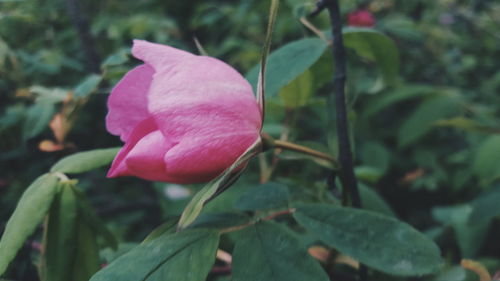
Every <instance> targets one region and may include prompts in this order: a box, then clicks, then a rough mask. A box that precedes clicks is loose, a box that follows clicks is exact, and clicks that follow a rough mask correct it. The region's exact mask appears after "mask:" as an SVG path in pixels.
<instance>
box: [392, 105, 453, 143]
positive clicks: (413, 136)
mask: <svg viewBox="0 0 500 281" xmlns="http://www.w3.org/2000/svg"><path fill="white" fill-rule="evenodd" d="M459 109H460V106H459V102H458V100H457V99H456V98H453V97H449V96H438V97H434V98H431V99H429V100H426V101H424V102H423V103H422V104H420V105H419V107H418V108H417V109H416V110H415V111H414V112H413V113H412V114H411V115H410V117H408V119H406V121H405V122H404V123H403V125H401V127H400V129H399V132H398V143H399V145H400V147H406V146H408V145H409V144H412V143H414V142H416V141H418V140H419V139H420V138H422V137H423V136H425V135H426V134H427V133H428V132H429V131H430V130H431V129H432V128H433V125H434V122H436V121H437V120H439V119H443V118H447V117H449V116H450V115H453V114H457V113H458V112H459Z"/></svg>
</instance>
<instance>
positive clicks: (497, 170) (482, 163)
mask: <svg viewBox="0 0 500 281" xmlns="http://www.w3.org/2000/svg"><path fill="white" fill-rule="evenodd" d="M499 159H500V136H499V135H494V136H491V137H488V138H487V139H486V140H485V141H483V142H482V143H481V144H480V145H479V148H478V149H477V151H476V154H475V155H474V161H473V165H472V170H473V171H474V174H476V176H478V177H479V178H480V180H481V184H482V185H487V184H489V183H491V182H493V181H494V180H496V179H498V178H500V160H499Z"/></svg>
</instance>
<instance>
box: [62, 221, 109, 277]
mask: <svg viewBox="0 0 500 281" xmlns="http://www.w3.org/2000/svg"><path fill="white" fill-rule="evenodd" d="M76 232H77V233H78V236H77V241H76V253H75V257H74V263H73V271H72V273H73V274H72V278H71V279H68V280H72V281H88V280H89V279H90V277H92V275H94V274H95V273H96V272H97V271H98V270H99V269H100V267H101V263H100V258H99V246H98V245H97V241H96V236H95V233H94V232H93V231H92V229H91V228H90V227H89V226H88V225H87V224H86V223H81V222H78V223H77V228H76Z"/></svg>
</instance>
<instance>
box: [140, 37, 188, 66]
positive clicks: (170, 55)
mask: <svg viewBox="0 0 500 281" xmlns="http://www.w3.org/2000/svg"><path fill="white" fill-rule="evenodd" d="M132 54H133V55H134V57H136V58H138V59H140V60H142V61H144V62H146V63H148V64H151V65H152V66H153V67H154V68H155V69H158V68H160V67H168V66H171V65H173V64H176V63H178V62H180V61H184V60H186V59H188V58H191V57H195V55H193V54H191V53H188V52H186V51H182V50H179V49H176V48H172V47H170V46H166V45H161V44H156V43H151V42H148V41H144V40H137V39H136V40H134V45H133V46H132Z"/></svg>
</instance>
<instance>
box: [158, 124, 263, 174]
mask: <svg viewBox="0 0 500 281" xmlns="http://www.w3.org/2000/svg"><path fill="white" fill-rule="evenodd" d="M258 137H259V134H258V133H255V131H248V132H243V133H242V132H236V133H232V134H231V133H229V134H225V135H218V136H213V135H205V134H198V135H197V136H196V137H191V138H185V139H183V140H182V142H180V143H179V144H178V145H176V146H174V147H173V148H172V149H170V150H169V151H168V152H167V154H165V162H166V169H167V173H168V174H169V175H175V177H176V178H177V181H176V183H200V182H207V181H209V180H211V179H213V178H215V177H216V176H218V175H219V174H221V173H222V172H223V171H224V170H225V169H226V168H228V167H229V166H231V164H233V162H234V161H236V159H237V158H238V157H239V156H241V154H243V152H245V151H246V150H247V149H248V147H249V146H250V145H252V144H253V143H254V142H255V140H256V139H257V138H258Z"/></svg>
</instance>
